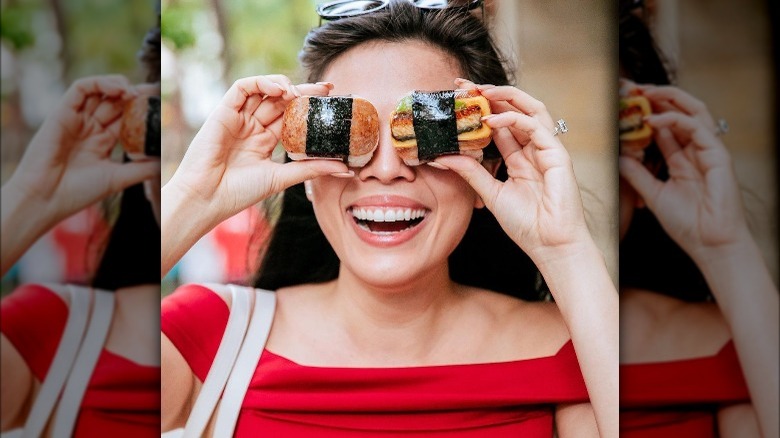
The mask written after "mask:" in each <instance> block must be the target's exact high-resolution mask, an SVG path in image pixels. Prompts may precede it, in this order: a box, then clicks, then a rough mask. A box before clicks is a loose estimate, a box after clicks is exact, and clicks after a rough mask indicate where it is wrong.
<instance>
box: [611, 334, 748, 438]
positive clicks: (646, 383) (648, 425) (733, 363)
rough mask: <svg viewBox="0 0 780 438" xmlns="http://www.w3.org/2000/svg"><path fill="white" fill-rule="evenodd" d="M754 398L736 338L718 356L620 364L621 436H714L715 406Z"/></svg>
mask: <svg viewBox="0 0 780 438" xmlns="http://www.w3.org/2000/svg"><path fill="white" fill-rule="evenodd" d="M749 401H750V396H749V394H748V391H747V385H746V383H745V379H744V377H743V376H742V369H741V368H740V365H739V361H738V360H737V352H736V350H735V349H734V344H733V342H731V341H729V342H728V343H727V344H726V345H725V346H724V347H723V348H722V349H721V350H720V351H719V352H718V353H717V354H716V355H714V356H710V357H703V358H697V359H688V360H680V361H672V362H658V363H648V364H629V365H621V366H620V408H621V412H620V436H621V437H626V438H645V437H648V438H649V437H659V436H660V437H664V438H678V437H679V438H683V437H684V438H699V437H701V438H714V437H716V436H718V434H717V417H716V413H717V410H718V409H719V408H721V407H724V406H727V405H729V404H736V403H746V402H749Z"/></svg>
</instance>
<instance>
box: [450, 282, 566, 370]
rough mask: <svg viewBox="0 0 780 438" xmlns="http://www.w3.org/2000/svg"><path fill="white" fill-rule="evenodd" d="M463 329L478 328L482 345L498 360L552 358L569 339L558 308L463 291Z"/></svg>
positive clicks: (478, 290)
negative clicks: (480, 330)
mask: <svg viewBox="0 0 780 438" xmlns="http://www.w3.org/2000/svg"><path fill="white" fill-rule="evenodd" d="M464 299H465V304H466V306H465V308H466V310H465V312H466V315H465V317H464V318H463V327H464V328H467V329H468V328H469V327H481V328H482V330H484V333H483V336H484V337H483V339H484V342H485V346H486V347H487V348H488V349H489V350H492V353H491V355H495V356H499V358H500V359H501V360H519V359H530V358H537V357H547V356H553V355H555V354H556V353H558V351H559V350H560V349H561V348H562V347H563V346H564V345H565V344H566V343H567V342H568V340H569V339H570V336H569V331H568V329H567V328H566V324H565V323H564V320H563V317H562V316H561V313H560V311H559V310H558V306H556V305H555V303H552V302H530V301H523V300H520V299H517V298H513V297H510V296H507V295H503V294H500V293H497V292H493V291H489V290H485V289H478V288H465V289H464Z"/></svg>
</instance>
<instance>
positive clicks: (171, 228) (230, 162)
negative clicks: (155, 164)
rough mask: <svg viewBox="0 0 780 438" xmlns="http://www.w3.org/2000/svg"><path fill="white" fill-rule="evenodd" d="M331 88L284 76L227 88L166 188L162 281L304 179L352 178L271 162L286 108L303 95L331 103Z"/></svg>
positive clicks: (323, 164) (335, 167) (312, 165)
mask: <svg viewBox="0 0 780 438" xmlns="http://www.w3.org/2000/svg"><path fill="white" fill-rule="evenodd" d="M332 87H333V85H332V84H327V83H319V84H302V85H297V86H294V85H292V83H291V82H290V80H289V79H288V78H287V77H285V76H282V75H273V76H254V77H249V78H244V79H239V80H237V81H236V82H235V83H234V84H233V85H232V86H231V87H230V89H229V90H228V91H227V93H226V94H225V96H224V97H223V98H222V101H221V102H220V103H219V105H218V106H217V108H216V109H215V110H214V111H213V112H212V113H211V115H209V117H208V119H207V120H206V122H205V123H204V124H203V127H202V128H201V129H200V131H199V132H198V133H197V135H195V138H194V139H193V140H192V143H191V144H190V147H189V149H187V153H186V154H185V155H184V159H182V162H181V164H180V165H179V168H178V169H177V170H176V173H175V174H174V175H173V177H172V178H171V180H170V181H169V182H168V183H167V184H166V185H165V186H164V187H163V189H162V204H163V209H162V221H161V228H162V265H161V275H163V276H164V275H165V274H166V273H167V272H168V271H169V270H170V269H171V268H173V266H174V265H175V264H176V262H177V261H178V260H179V259H180V258H181V257H182V256H183V255H184V254H185V253H186V252H187V251H188V250H189V249H190V248H191V247H192V245H194V244H195V243H196V242H197V241H198V239H200V238H201V237H203V236H204V235H205V234H206V233H208V232H209V231H210V230H211V229H212V228H214V227H215V226H217V225H218V224H219V223H220V222H222V221H224V220H225V219H227V218H229V217H231V216H233V215H235V214H236V213H238V212H240V211H242V210H244V209H246V208H248V207H250V206H252V205H255V204H257V203H258V202H260V201H262V200H263V199H265V198H267V197H269V196H271V195H273V194H276V193H279V192H281V191H282V190H284V189H286V188H287V187H290V186H292V185H295V184H298V183H301V182H303V181H305V180H308V179H312V178H316V177H318V176H321V175H328V174H335V175H336V176H339V174H342V175H349V174H350V171H349V169H348V168H347V166H346V165H345V164H344V163H342V162H339V161H333V160H307V161H294V162H290V163H284V164H282V163H277V162H275V161H273V160H272V159H271V155H272V153H273V151H274V149H275V148H276V145H277V144H278V143H279V139H280V136H281V130H282V114H283V113H284V110H285V108H286V107H287V104H288V102H289V101H291V100H293V99H294V98H296V97H298V96H301V95H309V96H327V95H328V93H329V92H330V90H331V89H332Z"/></svg>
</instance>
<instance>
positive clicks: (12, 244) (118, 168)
mask: <svg viewBox="0 0 780 438" xmlns="http://www.w3.org/2000/svg"><path fill="white" fill-rule="evenodd" d="M136 95H138V91H136V90H135V89H134V87H132V86H131V85H130V83H129V82H128V81H127V79H126V78H125V77H123V76H96V77H89V78H84V79H79V80H78V81H76V82H74V83H73V85H71V87H70V88H69V89H68V91H67V92H66V93H65V95H64V96H63V98H62V101H61V102H60V104H59V105H58V106H57V107H56V108H55V110H54V111H53V112H52V113H51V114H50V115H49V116H48V117H47V118H46V120H45V121H44V123H43V124H42V125H41V127H40V128H39V129H38V131H37V132H36V134H35V136H34V137H33V139H32V140H31V141H30V144H29V145H28V147H27V151H26V153H25V154H24V156H23V157H22V160H21V162H20V163H19V166H18V167H17V169H16V171H15V172H14V174H13V175H12V176H11V178H10V179H9V180H8V181H7V182H6V183H5V184H4V185H3V187H2V212H1V214H2V219H1V220H0V226H1V227H2V235H3V245H2V249H0V273H2V274H5V273H6V272H7V271H8V270H9V269H10V268H11V266H13V264H14V263H15V262H16V261H17V260H18V259H19V257H21V255H22V254H23V253H24V251H26V249H27V248H29V247H30V246H31V245H32V244H33V243H34V242H35V241H36V240H37V239H38V238H39V237H40V236H42V235H43V234H44V233H45V232H46V231H47V230H49V229H51V228H52V227H53V226H54V225H55V224H56V223H58V222H59V221H61V220H63V219H65V218H67V217H68V216H70V215H72V214H73V213H76V212H77V211H79V210H81V209H83V208H85V207H87V206H88V205H91V204H94V203H95V202H97V201H99V200H100V199H103V198H105V197H107V196H109V195H111V194H112V193H116V192H119V191H121V190H123V189H125V188H127V187H129V186H131V185H133V184H137V183H139V182H141V181H144V180H147V179H151V178H155V177H156V178H158V179H159V175H160V163H159V162H157V161H150V162H131V163H117V162H114V161H111V160H110V159H109V155H110V153H111V149H112V148H113V147H114V145H115V144H116V141H117V136H118V134H119V127H120V124H121V115H122V108H123V107H124V104H125V103H126V102H127V100H128V99H131V98H133V97H135V96H136Z"/></svg>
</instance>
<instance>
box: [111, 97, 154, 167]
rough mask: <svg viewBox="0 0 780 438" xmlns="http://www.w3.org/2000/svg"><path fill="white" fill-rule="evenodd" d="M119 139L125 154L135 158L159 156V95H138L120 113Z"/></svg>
mask: <svg viewBox="0 0 780 438" xmlns="http://www.w3.org/2000/svg"><path fill="white" fill-rule="evenodd" d="M119 141H120V143H122V147H123V148H124V150H125V152H126V153H127V156H128V157H130V159H133V160H137V159H142V158H145V157H159V156H160V97H159V96H149V95H143V94H142V95H140V96H138V97H136V98H135V99H133V100H131V101H130V102H128V103H127V105H126V106H125V108H124V111H123V113H122V124H121V126H120V128H119Z"/></svg>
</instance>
